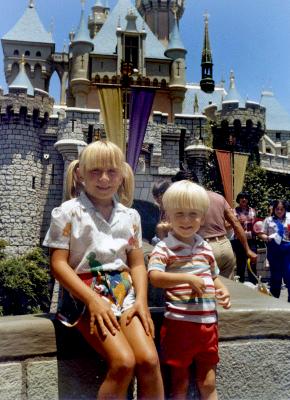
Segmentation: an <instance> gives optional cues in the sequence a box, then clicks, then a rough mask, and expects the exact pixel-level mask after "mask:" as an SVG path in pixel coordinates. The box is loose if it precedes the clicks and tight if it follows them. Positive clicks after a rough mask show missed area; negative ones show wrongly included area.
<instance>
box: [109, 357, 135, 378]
mask: <svg viewBox="0 0 290 400" xmlns="http://www.w3.org/2000/svg"><path fill="white" fill-rule="evenodd" d="M135 366H136V361H135V357H134V355H133V353H132V354H131V353H122V354H119V355H117V356H116V357H115V358H114V359H113V360H112V361H111V363H110V365H109V369H110V372H111V374H113V375H116V376H117V375H120V376H125V375H130V374H132V375H133V372H134V369H135Z"/></svg>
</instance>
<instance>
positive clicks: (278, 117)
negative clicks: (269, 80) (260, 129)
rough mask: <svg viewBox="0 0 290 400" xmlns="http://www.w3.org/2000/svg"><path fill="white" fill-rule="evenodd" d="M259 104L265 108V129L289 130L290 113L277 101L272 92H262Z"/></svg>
mask: <svg viewBox="0 0 290 400" xmlns="http://www.w3.org/2000/svg"><path fill="white" fill-rule="evenodd" d="M260 105H261V106H264V107H265V108H266V129H267V130H276V131H290V115H289V114H288V112H287V111H286V110H285V109H284V108H283V106H282V105H281V104H280V103H279V102H278V100H277V99H276V97H275V96H274V93H273V92H271V91H264V92H262V94H261V101H260Z"/></svg>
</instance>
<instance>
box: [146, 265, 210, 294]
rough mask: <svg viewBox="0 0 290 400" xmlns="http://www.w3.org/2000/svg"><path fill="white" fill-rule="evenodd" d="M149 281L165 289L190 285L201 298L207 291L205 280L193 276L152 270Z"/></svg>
mask: <svg viewBox="0 0 290 400" xmlns="http://www.w3.org/2000/svg"><path fill="white" fill-rule="evenodd" d="M149 279H150V282H151V283H152V285H153V286H156V287H159V288H163V289H167V288H171V287H174V286H175V285H181V284H188V285H190V286H191V287H192V288H193V289H194V290H195V291H196V292H197V294H198V295H199V296H202V295H203V293H204V290H205V283H204V280H203V279H202V278H200V277H199V276H196V275H192V274H184V273H172V272H162V271H158V270H152V271H150V272H149Z"/></svg>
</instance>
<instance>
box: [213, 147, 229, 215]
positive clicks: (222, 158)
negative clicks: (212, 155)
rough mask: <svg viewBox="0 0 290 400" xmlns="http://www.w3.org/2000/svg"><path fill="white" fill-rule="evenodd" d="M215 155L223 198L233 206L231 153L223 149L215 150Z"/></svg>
mask: <svg viewBox="0 0 290 400" xmlns="http://www.w3.org/2000/svg"><path fill="white" fill-rule="evenodd" d="M216 156H217V160H218V163H219V167H220V172H221V177H222V182H223V186H224V192H225V198H226V201H227V202H228V203H229V205H230V206H231V207H232V206H233V174H232V160H231V153H230V152H229V151H224V150H216Z"/></svg>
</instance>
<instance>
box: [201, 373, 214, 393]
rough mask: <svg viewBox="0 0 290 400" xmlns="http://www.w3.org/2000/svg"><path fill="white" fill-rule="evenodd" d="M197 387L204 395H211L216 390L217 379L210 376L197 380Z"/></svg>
mask: <svg viewBox="0 0 290 400" xmlns="http://www.w3.org/2000/svg"><path fill="white" fill-rule="evenodd" d="M196 383H197V387H198V389H199V391H200V392H201V393H202V394H210V393H213V392H214V391H215V390H216V381H215V377H213V376H210V377H206V378H205V379H197V381H196Z"/></svg>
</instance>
